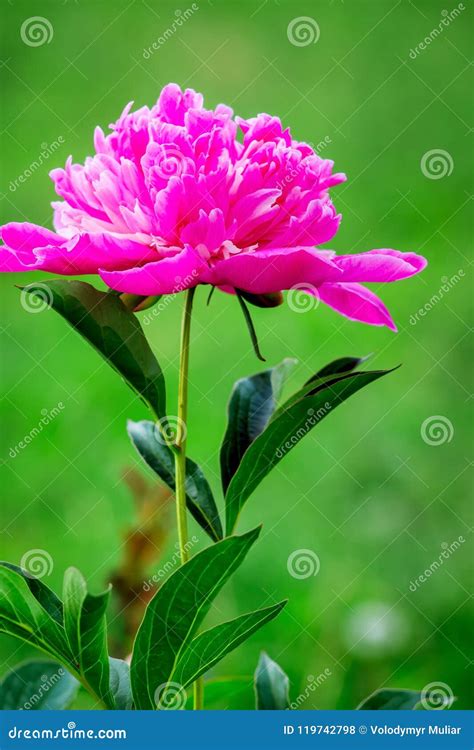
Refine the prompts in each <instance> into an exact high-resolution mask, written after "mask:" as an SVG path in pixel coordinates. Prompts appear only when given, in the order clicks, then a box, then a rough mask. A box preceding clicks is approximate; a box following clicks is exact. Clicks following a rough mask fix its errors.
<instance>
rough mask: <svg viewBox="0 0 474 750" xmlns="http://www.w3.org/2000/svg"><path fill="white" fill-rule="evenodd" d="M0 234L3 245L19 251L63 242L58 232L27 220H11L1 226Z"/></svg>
mask: <svg viewBox="0 0 474 750" xmlns="http://www.w3.org/2000/svg"><path fill="white" fill-rule="evenodd" d="M0 234H1V237H2V240H3V241H4V243H5V245H8V247H9V248H11V249H12V250H17V251H20V252H21V251H27V250H33V249H34V248H35V247H43V246H45V245H61V244H62V243H63V242H64V238H63V237H61V236H60V235H59V234H56V233H55V232H51V231H50V230H49V229H45V228H44V227H40V226H38V225H37V224H30V223H29V222H24V223H22V222H17V221H12V222H11V223H10V224H5V225H4V226H3V227H1V229H0Z"/></svg>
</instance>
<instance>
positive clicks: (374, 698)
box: [357, 688, 422, 711]
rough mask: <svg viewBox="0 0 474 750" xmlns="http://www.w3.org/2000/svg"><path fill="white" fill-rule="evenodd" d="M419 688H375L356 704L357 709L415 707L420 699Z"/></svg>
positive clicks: (392, 709) (376, 709) (380, 709)
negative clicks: (373, 691)
mask: <svg viewBox="0 0 474 750" xmlns="http://www.w3.org/2000/svg"><path fill="white" fill-rule="evenodd" d="M421 697H422V696H421V693H420V691H419V690H392V689H390V688H384V689H383V690H376V691H375V693H372V695H369V697H368V698H366V699H365V700H363V701H362V703H361V704H360V705H359V706H357V709H358V710H359V711H368V710H370V711H402V710H407V709H408V710H410V709H414V708H416V706H417V705H418V703H419V702H420V701H421Z"/></svg>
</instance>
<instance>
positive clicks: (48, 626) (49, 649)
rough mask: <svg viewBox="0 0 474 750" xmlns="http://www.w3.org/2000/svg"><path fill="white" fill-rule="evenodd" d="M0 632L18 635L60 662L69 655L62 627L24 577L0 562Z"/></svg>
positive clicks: (67, 660) (70, 661)
mask: <svg viewBox="0 0 474 750" xmlns="http://www.w3.org/2000/svg"><path fill="white" fill-rule="evenodd" d="M0 593H1V596H0V632H3V633H8V634H9V635H12V636H14V637H15V638H19V639H20V640H23V641H26V642H27V643H31V644H32V645H33V646H36V647H37V648H39V649H41V651H43V652H45V653H46V654H48V655H49V656H52V657H53V658H55V659H58V661H61V662H62V663H63V664H64V663H66V664H67V663H72V662H73V656H72V652H71V649H70V648H69V644H68V641H67V638H66V633H65V631H64V628H63V627H62V626H61V625H59V624H58V622H57V621H56V620H55V619H53V618H52V617H51V615H50V614H49V613H48V612H47V610H46V609H44V607H43V606H42V604H40V602H39V601H38V600H37V599H36V598H35V596H34V595H33V594H32V592H31V590H30V588H29V586H28V584H27V583H26V579H25V577H24V576H23V575H22V574H20V573H17V572H16V571H15V570H12V569H11V568H7V567H5V566H3V565H2V566H0Z"/></svg>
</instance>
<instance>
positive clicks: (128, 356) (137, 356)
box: [23, 279, 166, 418]
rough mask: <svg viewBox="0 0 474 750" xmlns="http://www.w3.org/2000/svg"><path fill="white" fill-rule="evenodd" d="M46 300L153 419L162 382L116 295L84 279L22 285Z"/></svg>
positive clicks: (159, 411) (162, 403) (159, 412)
mask: <svg viewBox="0 0 474 750" xmlns="http://www.w3.org/2000/svg"><path fill="white" fill-rule="evenodd" d="M23 291H25V292H28V293H29V294H33V295H37V296H39V297H40V298H41V299H42V300H47V301H48V303H49V304H50V306H51V307H52V308H53V309H54V310H56V311H57V312H58V313H59V314H60V315H62V317H63V318H65V319H66V320H67V322H68V323H70V325H72V326H73V328H75V329H76V331H78V332H79V333H80V334H81V335H82V336H83V337H84V338H85V339H86V340H87V341H88V342H89V343H90V344H92V346H93V347H94V348H95V349H96V351H98V352H99V354H100V355H101V356H102V357H103V358H104V359H105V360H106V362H108V363H109V365H111V366H112V367H113V368H114V369H115V370H116V371H117V372H118V373H119V374H120V375H121V376H122V377H123V378H124V379H125V381H126V382H127V383H128V385H130V386H131V388H132V389H133V390H134V391H136V392H137V393H138V394H139V396H140V397H141V398H142V399H143V400H144V401H145V403H146V404H147V405H148V406H149V407H150V409H151V410H152V411H153V412H154V413H155V414H156V416H157V417H158V418H162V417H163V416H164V415H165V413H166V400H165V381H164V377H163V373H162V371H161V368H160V366H159V364H158V362H157V360H156V358H155V356H154V354H153V352H152V351H151V349H150V347H149V345H148V342H147V340H146V338H145V335H144V333H143V329H142V327H141V326H140V323H139V322H138V320H137V318H136V317H135V315H133V313H132V312H130V310H127V308H126V307H125V305H123V304H122V302H121V300H120V298H119V297H118V296H117V295H115V294H108V293H106V292H100V291H99V290H98V289H96V288H95V287H93V286H91V284H87V283H86V282H84V281H69V280H66V279H54V280H52V281H47V282H44V281H41V282H38V283H33V284H29V285H28V286H26V287H23Z"/></svg>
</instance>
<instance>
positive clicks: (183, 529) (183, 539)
mask: <svg viewBox="0 0 474 750" xmlns="http://www.w3.org/2000/svg"><path fill="white" fill-rule="evenodd" d="M194 292H195V290H194V289H188V291H187V292H186V302H185V305H184V312H183V320H182V323H181V342H180V362H179V384H178V414H177V417H178V424H177V429H176V440H175V447H176V452H175V457H174V460H175V474H176V479H175V481H176V519H177V525H178V541H179V552H180V556H181V564H182V565H184V563H185V562H187V561H188V559H189V552H188V519H187V512H186V432H187V429H186V422H187V419H188V371H189V335H190V332H191V312H192V309H193V298H194Z"/></svg>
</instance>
